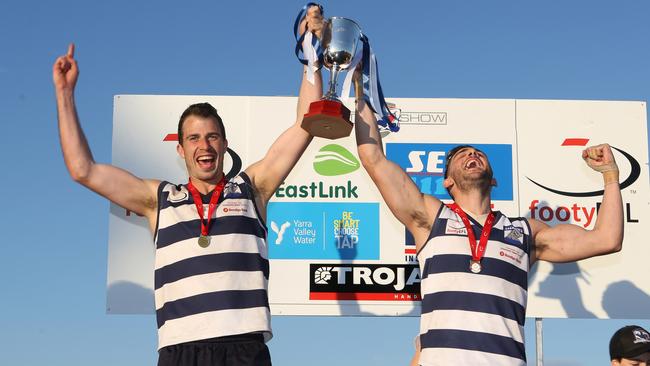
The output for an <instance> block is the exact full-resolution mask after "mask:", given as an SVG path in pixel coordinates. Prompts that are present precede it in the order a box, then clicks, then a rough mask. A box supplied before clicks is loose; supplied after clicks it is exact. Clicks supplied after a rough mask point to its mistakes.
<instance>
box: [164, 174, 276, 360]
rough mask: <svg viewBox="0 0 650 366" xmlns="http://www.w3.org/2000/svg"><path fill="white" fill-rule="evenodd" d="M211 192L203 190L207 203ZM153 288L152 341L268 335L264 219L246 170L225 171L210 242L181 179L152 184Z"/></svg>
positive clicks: (266, 254)
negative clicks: (201, 240) (203, 241)
mask: <svg viewBox="0 0 650 366" xmlns="http://www.w3.org/2000/svg"><path fill="white" fill-rule="evenodd" d="M209 199H210V195H205V196H202V200H203V203H204V207H205V208H207V206H208V205H207V203H208V202H209ZM158 202H159V212H158V227H157V229H156V235H155V243H156V260H155V272H154V277H155V278H154V290H155V291H154V294H155V303H156V318H157V323H158V348H159V349H160V348H163V347H165V346H169V345H174V344H178V343H183V342H189V341H195V340H200V339H207V338H214V337H221V336H227V335H235V334H243V333H252V332H259V333H263V334H264V336H265V339H266V340H268V339H270V338H271V325H270V311H269V304H268V292H267V289H268V277H269V261H268V248H267V246H266V225H265V223H264V222H263V221H262V219H261V218H260V215H259V211H258V209H257V207H256V205H255V200H254V195H253V189H252V187H251V185H250V181H249V179H248V177H247V176H246V175H245V173H241V174H240V175H239V176H237V177H235V178H233V179H231V180H230V181H229V182H228V183H227V184H226V187H225V189H224V193H222V196H221V197H220V198H219V202H218V206H217V208H216V209H215V212H214V214H213V217H212V220H211V221H212V224H211V226H210V232H209V235H210V236H211V242H210V245H209V246H208V247H207V248H201V247H200V246H199V245H198V243H197V240H198V236H199V234H200V232H201V224H200V220H199V218H198V214H197V212H196V206H195V205H194V201H193V199H192V196H191V195H190V194H189V193H188V191H187V186H186V185H174V184H171V183H168V182H162V183H161V184H160V187H159V196H158Z"/></svg>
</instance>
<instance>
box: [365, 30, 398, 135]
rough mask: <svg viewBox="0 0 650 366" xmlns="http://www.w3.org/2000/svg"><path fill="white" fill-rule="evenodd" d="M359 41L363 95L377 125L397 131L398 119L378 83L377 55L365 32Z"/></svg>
mask: <svg viewBox="0 0 650 366" xmlns="http://www.w3.org/2000/svg"><path fill="white" fill-rule="evenodd" d="M361 43H362V44H363V50H362V52H363V56H362V62H363V97H364V99H365V100H366V103H368V105H369V106H370V108H372V110H373V112H375V115H376V116H377V123H378V124H379V126H381V127H383V128H385V129H389V130H390V131H391V132H397V131H399V123H398V122H399V120H398V119H397V118H396V117H395V115H394V114H393V113H392V112H391V111H390V109H389V108H388V105H387V104H386V99H385V98H384V92H383V91H382V90H381V84H380V83H379V69H378V67H377V57H376V56H375V53H374V52H372V48H371V47H370V42H369V41H368V37H366V35H365V34H362V35H361Z"/></svg>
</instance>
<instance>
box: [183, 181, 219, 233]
mask: <svg viewBox="0 0 650 366" xmlns="http://www.w3.org/2000/svg"><path fill="white" fill-rule="evenodd" d="M225 185H226V179H225V178H224V177H223V176H222V177H221V180H220V181H219V183H217V186H216V187H214V190H212V197H210V206H208V220H207V222H205V220H204V219H203V200H202V199H201V194H200V193H199V190H198V189H196V187H194V184H192V180H191V179H190V180H189V182H188V183H187V189H188V190H189V191H190V193H191V194H192V198H193V199H194V204H195V205H196V211H197V212H198V213H199V217H200V218H201V236H208V233H209V231H210V220H211V219H212V214H213V213H214V209H215V208H216V207H217V201H218V200H219V196H221V191H223V187H224V186H225Z"/></svg>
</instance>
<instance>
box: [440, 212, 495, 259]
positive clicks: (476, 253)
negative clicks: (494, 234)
mask: <svg viewBox="0 0 650 366" xmlns="http://www.w3.org/2000/svg"><path fill="white" fill-rule="evenodd" d="M447 207H449V208H450V209H452V210H453V211H454V212H455V213H456V214H458V216H460V218H461V219H462V220H463V224H465V229H467V239H468V240H469V247H470V249H471V250H472V260H473V261H476V262H480V261H481V259H482V258H483V256H484V255H485V248H486V247H487V242H488V239H489V238H490V231H492V225H494V213H493V212H492V211H490V213H489V214H488V216H487V218H486V219H485V223H484V224H483V232H482V233H481V239H480V240H479V242H478V245H476V237H475V236H474V230H472V224H470V222H469V219H468V218H467V214H466V213H465V211H463V209H462V208H460V206H458V205H457V204H456V203H455V202H454V203H452V204H449V205H447Z"/></svg>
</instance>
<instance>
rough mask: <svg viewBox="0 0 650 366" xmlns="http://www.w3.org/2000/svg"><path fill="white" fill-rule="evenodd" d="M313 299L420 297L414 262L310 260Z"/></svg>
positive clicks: (310, 287) (408, 298)
mask: <svg viewBox="0 0 650 366" xmlns="http://www.w3.org/2000/svg"><path fill="white" fill-rule="evenodd" d="M310 274H311V281H310V286H309V290H310V297H309V298H310V299H311V300H411V301H412V300H419V292H420V269H419V267H418V266H417V265H415V264H384V265H381V264H348V265H332V264H310Z"/></svg>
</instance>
